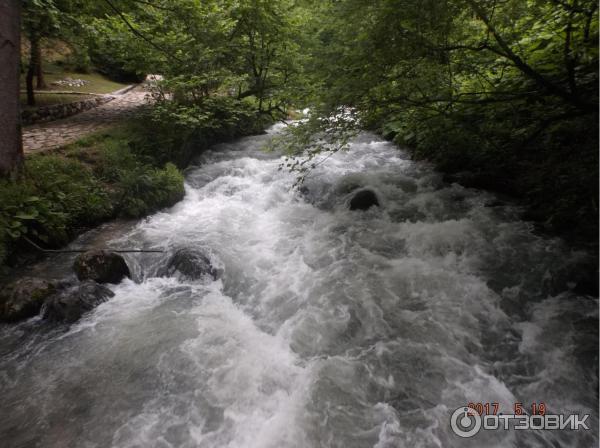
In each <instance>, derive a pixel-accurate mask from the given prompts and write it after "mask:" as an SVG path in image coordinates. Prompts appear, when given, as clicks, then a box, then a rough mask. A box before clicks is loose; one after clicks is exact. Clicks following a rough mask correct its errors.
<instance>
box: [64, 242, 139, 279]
mask: <svg viewBox="0 0 600 448" xmlns="http://www.w3.org/2000/svg"><path fill="white" fill-rule="evenodd" d="M73 269H75V274H77V278H78V279H79V280H81V281H83V280H93V281H95V282H98V283H115V284H116V283H119V282H120V281H121V280H123V278H125V277H131V272H130V271H129V267H127V263H125V259H124V258H123V257H122V256H121V255H119V254H117V253H115V252H108V251H105V250H90V251H88V252H84V253H83V254H81V255H79V256H78V257H77V258H76V259H75V264H74V265H73Z"/></svg>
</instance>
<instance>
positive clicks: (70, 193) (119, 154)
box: [0, 128, 184, 265]
mask: <svg viewBox="0 0 600 448" xmlns="http://www.w3.org/2000/svg"><path fill="white" fill-rule="evenodd" d="M133 141H136V142H138V143H137V145H138V146H136V145H132V142H133ZM139 141H140V136H139V135H138V134H136V133H135V131H134V130H132V129H130V128H127V129H119V130H115V131H112V132H109V133H102V134H97V135H93V136H90V137H87V138H85V139H82V140H81V141H79V142H77V143H76V144H74V145H72V147H69V148H67V149H66V157H64V156H56V155H39V156H32V157H30V158H28V159H27V160H26V167H25V171H24V173H23V176H22V178H21V179H20V180H19V181H17V182H13V181H8V180H2V181H0V265H1V264H2V263H3V262H4V261H5V259H6V257H7V256H8V255H10V254H11V253H12V252H14V251H15V250H17V249H19V248H26V247H28V246H29V243H28V242H27V241H26V240H27V239H29V240H31V241H34V242H36V243H37V244H41V245H45V246H46V247H57V246H61V245H63V244H65V243H67V242H68V240H69V239H70V238H72V237H73V236H74V235H75V234H76V233H77V231H78V229H81V228H85V227H89V226H93V225H96V224H98V223H100V222H102V221H105V220H107V219H110V218H113V217H115V216H123V217H128V218H132V217H141V216H144V215H147V214H148V213H152V212H153V211H155V210H158V209H160V208H163V207H167V206H170V205H172V204H174V203H175V202H177V201H179V200H180V199H181V198H182V197H183V195H184V187H183V175H182V174H181V173H180V171H179V170H178V169H177V168H176V167H175V165H173V164H171V163H167V164H165V165H164V166H163V165H162V164H159V163H158V162H156V161H155V160H154V159H152V158H149V157H147V156H145V155H143V154H138V153H136V150H135V148H136V147H138V148H139ZM29 248H30V246H29Z"/></svg>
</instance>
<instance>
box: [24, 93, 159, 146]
mask: <svg viewBox="0 0 600 448" xmlns="http://www.w3.org/2000/svg"><path fill="white" fill-rule="evenodd" d="M147 95H148V92H147V91H146V90H144V87H143V86H136V87H135V88H133V89H132V90H130V91H128V92H126V93H123V94H120V95H114V96H115V98H114V99H113V100H111V101H109V102H108V103H105V104H103V105H101V106H98V107H95V108H93V109H90V110H87V111H85V112H82V113H80V114H77V115H73V116H71V117H67V118H63V119H62V120H56V121H51V122H48V123H40V124H34V125H31V126H26V127H24V128H23V149H24V151H25V153H26V154H33V153H37V152H40V151H46V150H49V149H54V148H58V147H60V146H64V145H67V144H69V143H73V142H74V141H76V140H78V139H80V138H81V137H84V136H86V135H88V134H91V133H92V132H96V131H100V130H102V129H105V128H107V127H109V126H111V125H112V124H114V123H118V122H119V121H122V120H123V119H125V118H128V117H131V116H132V115H133V114H134V113H135V112H136V111H137V110H138V109H139V108H140V107H141V106H143V105H144V104H148V103H149V101H150V100H149V98H148V96H147Z"/></svg>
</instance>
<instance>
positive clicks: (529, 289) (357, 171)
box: [0, 127, 598, 448]
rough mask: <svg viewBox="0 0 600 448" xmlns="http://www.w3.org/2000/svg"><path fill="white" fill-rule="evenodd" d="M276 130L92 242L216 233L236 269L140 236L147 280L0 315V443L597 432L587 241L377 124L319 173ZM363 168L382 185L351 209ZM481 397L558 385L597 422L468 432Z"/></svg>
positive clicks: (336, 443) (388, 444)
mask: <svg viewBox="0 0 600 448" xmlns="http://www.w3.org/2000/svg"><path fill="white" fill-rule="evenodd" d="M276 128H277V127H276ZM276 128H274V129H272V130H271V131H270V132H271V133H272V132H275V129H276ZM269 138H270V135H264V136H256V137H250V138H245V139H242V140H239V141H237V142H234V143H231V144H226V145H220V146H218V147H216V148H215V149H214V150H212V151H209V152H206V153H205V154H204V155H203V156H202V157H201V159H200V160H199V161H198V162H199V163H198V165H197V166H194V167H192V168H190V169H189V170H188V172H187V184H186V196H185V199H184V200H183V201H181V202H180V203H179V204H177V205H176V206H174V207H173V208H171V209H169V210H165V211H163V212H161V213H157V214H155V215H153V216H151V217H150V218H148V219H146V220H143V221H141V222H138V223H133V224H128V225H124V226H121V227H118V226H117V229H116V230H115V226H114V225H113V226H105V227H104V228H100V229H98V230H95V231H92V232H89V233H88V234H87V235H84V236H83V237H81V238H80V239H79V240H78V241H76V242H75V243H74V246H78V245H79V246H82V245H89V244H92V243H94V244H100V245H101V246H106V245H110V246H112V247H145V248H161V249H166V250H174V249H177V248H182V247H186V248H197V249H199V250H201V251H202V252H203V253H205V254H207V255H208V256H209V258H210V259H211V261H212V263H213V265H214V266H215V267H216V268H217V269H218V271H219V279H218V280H216V281H214V282H209V281H206V280H203V281H197V282H192V281H189V282H185V281H182V280H179V279H176V278H167V277H163V278H159V277H156V273H157V271H158V269H159V268H160V267H161V266H164V265H165V263H166V258H167V255H166V254H165V255H163V254H143V255H139V254H137V255H128V256H127V260H128V263H129V264H130V266H132V267H133V268H134V271H135V275H134V277H135V278H134V280H125V281H123V282H122V283H121V284H119V285H113V286H111V289H112V290H113V291H114V292H115V293H116V296H115V297H114V298H112V299H111V300H109V301H108V302H106V303H104V304H102V305H100V306H99V307H98V308H96V309H95V310H93V311H92V312H90V313H89V314H87V315H86V316H84V318H82V319H81V320H80V321H79V322H78V323H77V324H74V325H71V326H70V327H68V326H63V325H51V324H48V323H45V322H43V321H41V320H40V319H39V318H34V319H31V320H29V321H26V322H24V323H21V324H19V325H10V326H9V325H3V326H0V398H1V403H0V446H2V447H11V448H12V447H44V448H47V447H61V448H62V447H84V448H87V447H90V448H91V447H109V446H114V447H140V448H146V447H157V448H158V447H160V448H163V447H164V448H166V447H190V448H191V447H202V448H208V447H219V448H221V447H231V448H234V447H235V448H287V447H290V448H291V447H299V448H305V447H306V448H312V447H343V448H359V447H360V448H362V447H376V448H392V447H394V448H396V447H398V448H400V447H406V448H415V447H462V446H467V447H574V448H575V447H576V448H581V447H595V446H597V445H598V398H597V389H596V388H597V383H596V378H597V377H596V375H597V370H596V365H595V363H597V354H598V340H597V325H598V301H597V299H595V298H592V297H586V296H581V295H578V294H577V293H576V292H574V290H572V289H569V288H573V283H570V282H569V278H568V277H569V275H570V274H569V273H570V272H572V269H571V268H570V266H573V265H576V264H577V263H578V262H579V261H581V260H582V259H583V258H585V254H583V253H581V252H577V251H574V250H570V249H569V248H568V247H567V246H566V244H565V243H563V242H561V241H560V240H558V239H549V238H544V237H540V236H536V235H535V234H534V233H533V232H532V226H531V225H530V224H528V223H525V222H522V221H519V219H518V213H517V210H516V209H515V207H513V206H510V205H506V204H500V205H498V204H493V202H494V201H495V199H494V197H493V196H492V195H490V194H488V193H482V192H479V191H476V190H469V189H464V188H462V187H460V186H459V185H456V184H454V185H448V184H444V183H443V182H442V181H441V176H440V175H439V174H436V173H435V172H434V171H433V170H432V169H431V168H430V167H428V166H426V165H424V164H421V163H416V162H412V161H410V160H409V158H408V156H407V155H406V154H405V153H404V152H402V151H401V150H399V149H398V148H397V147H396V146H394V145H393V144H391V143H387V142H384V141H381V139H379V138H378V137H376V136H374V135H371V134H366V133H364V134H361V136H360V137H359V138H358V139H357V140H356V141H355V142H354V143H353V144H352V148H351V150H350V151H349V152H343V153H338V154H336V155H335V156H333V157H331V158H329V159H328V160H327V161H326V162H325V163H323V164H321V165H319V167H318V168H317V169H316V170H315V171H314V172H313V173H312V174H311V175H310V177H309V179H308V180H307V181H306V189H305V190H304V191H303V192H302V193H300V192H298V191H295V190H293V189H292V185H293V184H294V180H295V179H294V175H293V174H290V173H287V172H285V171H280V170H278V167H279V164H280V163H281V158H280V157H279V155H276V154H268V153H264V152H262V150H261V148H262V147H263V145H264V143H265V141H267V139H269ZM358 187H369V188H371V189H373V190H374V191H375V192H376V193H377V195H378V197H379V199H380V202H381V207H373V208H371V209H369V210H368V211H350V210H348V207H347V201H348V199H349V197H350V195H351V193H352V191H353V190H355V189H356V188H358ZM496 202H497V201H496ZM490 205H496V206H490ZM98 242H100V243H98ZM71 261H72V258H70V257H67V256H63V257H60V256H57V257H54V258H53V259H51V260H50V261H49V262H47V263H46V264H45V265H43V266H44V267H43V270H44V272H45V273H46V274H48V275H50V274H49V273H52V272H60V273H62V275H63V276H64V275H67V273H66V272H67V271H66V269H65V266H69V264H70V263H71ZM570 269H571V270H570ZM53 270H54V271H53ZM563 277H564V280H565V281H562V283H561V281H560V278H563ZM563 284H564V285H568V287H567V286H564V287H562V288H561V287H560V286H556V285H563ZM553 285H554V286H553ZM469 402H481V403H486V402H497V403H499V406H500V411H501V412H504V413H511V411H512V408H513V405H514V403H516V402H520V403H523V406H524V407H525V408H528V407H529V406H530V405H531V404H532V403H540V402H544V403H545V404H546V406H547V408H548V411H547V412H548V413H550V412H552V413H566V414H571V413H578V414H581V415H583V414H590V418H589V419H588V421H587V422H588V424H589V426H590V428H591V429H590V430H588V431H585V430H581V431H516V430H512V431H501V430H499V431H486V432H480V433H479V434H478V435H477V436H476V437H474V438H472V439H461V438H459V437H457V436H456V435H455V434H453V433H452V431H451V429H450V415H451V413H452V412H453V411H454V410H455V409H456V408H457V407H459V406H465V405H466V404H467V403H469Z"/></svg>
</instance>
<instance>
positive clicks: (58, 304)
mask: <svg viewBox="0 0 600 448" xmlns="http://www.w3.org/2000/svg"><path fill="white" fill-rule="evenodd" d="M114 295H115V294H114V293H113V292H112V291H111V290H110V289H108V288H107V287H106V286H103V285H100V284H98V283H96V282H94V281H92V280H86V281H84V282H82V283H80V284H79V285H76V286H73V287H70V288H68V289H65V290H64V291H61V292H59V293H57V294H54V295H53V296H51V297H49V298H48V299H47V300H46V303H45V304H44V308H43V311H42V316H43V318H44V319H46V320H49V321H53V322H68V323H71V322H75V321H76V320H78V319H79V318H80V317H81V316H82V315H83V314H84V313H86V312H88V311H90V310H92V309H94V308H95V307H97V306H98V305H100V304H101V303H104V302H106V301H107V300H108V299H110V298H111V297H113V296H114Z"/></svg>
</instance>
